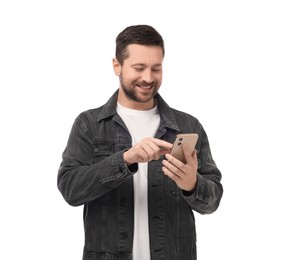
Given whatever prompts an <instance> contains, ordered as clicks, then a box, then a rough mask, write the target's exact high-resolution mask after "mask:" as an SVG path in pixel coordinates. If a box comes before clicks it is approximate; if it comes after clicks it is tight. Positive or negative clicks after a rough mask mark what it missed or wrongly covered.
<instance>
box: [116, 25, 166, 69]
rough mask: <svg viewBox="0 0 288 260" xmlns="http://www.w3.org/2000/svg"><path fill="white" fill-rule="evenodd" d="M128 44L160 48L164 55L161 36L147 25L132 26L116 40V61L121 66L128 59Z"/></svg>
mask: <svg viewBox="0 0 288 260" xmlns="http://www.w3.org/2000/svg"><path fill="white" fill-rule="evenodd" d="M129 44H141V45H146V46H160V47H161V48H162V50H163V56H164V54H165V49H164V41H163V39H162V36H161V35H160V34H159V33H158V32H157V31H156V30H155V29H154V28H153V27H152V26H149V25H132V26H129V27H127V28H125V29H124V30H123V31H122V32H120V33H119V34H118V36H117V38H116V59H117V60H118V62H119V63H120V65H123V62H124V60H125V59H127V58H128V57H129V53H128V51H127V47H128V45H129Z"/></svg>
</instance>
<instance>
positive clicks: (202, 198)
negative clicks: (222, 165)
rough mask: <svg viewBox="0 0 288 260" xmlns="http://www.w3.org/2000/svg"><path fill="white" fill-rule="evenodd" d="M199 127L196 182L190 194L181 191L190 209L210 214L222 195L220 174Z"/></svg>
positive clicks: (202, 130)
mask: <svg viewBox="0 0 288 260" xmlns="http://www.w3.org/2000/svg"><path fill="white" fill-rule="evenodd" d="M200 129H201V132H200V138H199V141H200V142H199V145H197V156H198V172H197V184H196V187H195V189H194V191H193V192H192V194H189V193H187V192H184V191H183V192H182V195H183V197H184V199H185V200H186V201H187V202H188V204H189V206H190V208H191V209H192V210H195V211H196V212H198V213H200V214H210V213H213V212H214V211H216V210H217V208H218V207H219V204H220V201H221V198H222V195H223V186H222V184H221V178H222V174H221V172H220V170H219V169H218V168H217V166H216V164H215V162H214V160H213V158H212V154H211V151H210V146H209V141H208V137H207V135H206V132H205V131H204V129H203V127H202V126H201V127H200Z"/></svg>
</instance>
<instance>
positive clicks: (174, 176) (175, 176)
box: [162, 166, 180, 183]
mask: <svg viewBox="0 0 288 260" xmlns="http://www.w3.org/2000/svg"><path fill="white" fill-rule="evenodd" d="M162 171H163V173H164V174H165V175H166V176H168V177H169V178H170V179H172V180H174V181H175V182H176V183H177V182H178V181H179V180H180V177H179V176H178V175H176V174H174V173H173V172H171V171H170V170H169V169H168V168H167V167H165V166H163V167H162Z"/></svg>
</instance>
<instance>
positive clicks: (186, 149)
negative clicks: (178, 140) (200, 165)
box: [182, 144, 193, 163]
mask: <svg viewBox="0 0 288 260" xmlns="http://www.w3.org/2000/svg"><path fill="white" fill-rule="evenodd" d="M182 150H183V154H184V157H185V160H186V162H187V163H189V162H191V160H192V159H193V157H192V153H193V152H191V151H190V149H189V147H188V146H187V144H183V145H182Z"/></svg>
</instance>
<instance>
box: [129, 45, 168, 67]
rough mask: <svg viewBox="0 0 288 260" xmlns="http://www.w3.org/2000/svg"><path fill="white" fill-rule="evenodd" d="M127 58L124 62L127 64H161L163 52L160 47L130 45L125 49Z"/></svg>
mask: <svg viewBox="0 0 288 260" xmlns="http://www.w3.org/2000/svg"><path fill="white" fill-rule="evenodd" d="M127 51H128V54H129V55H128V58H127V59H126V60H125V61H124V62H127V63H129V64H138V63H141V64H147V65H156V64H162V61H163V51H162V48H161V47H160V46H146V45H140V44H130V45H128V47H127Z"/></svg>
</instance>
